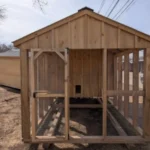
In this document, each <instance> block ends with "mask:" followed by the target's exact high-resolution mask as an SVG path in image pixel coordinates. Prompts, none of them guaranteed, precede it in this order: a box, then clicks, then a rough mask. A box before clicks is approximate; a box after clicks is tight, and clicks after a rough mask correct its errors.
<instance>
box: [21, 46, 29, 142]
mask: <svg viewBox="0 0 150 150" xmlns="http://www.w3.org/2000/svg"><path fill="white" fill-rule="evenodd" d="M20 64H21V65H20V66H21V68H20V69H21V124H22V138H23V141H29V140H30V99H29V57H28V50H26V49H22V48H21V50H20Z"/></svg>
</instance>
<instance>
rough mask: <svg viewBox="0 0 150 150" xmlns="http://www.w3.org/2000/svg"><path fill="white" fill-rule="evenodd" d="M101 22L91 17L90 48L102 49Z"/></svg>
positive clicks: (89, 23) (89, 29)
mask: <svg viewBox="0 0 150 150" xmlns="http://www.w3.org/2000/svg"><path fill="white" fill-rule="evenodd" d="M101 34H102V33H101V22H100V21H98V20H96V19H94V18H92V17H89V19H88V48H93V47H94V48H100V47H101V36H102V35H101Z"/></svg>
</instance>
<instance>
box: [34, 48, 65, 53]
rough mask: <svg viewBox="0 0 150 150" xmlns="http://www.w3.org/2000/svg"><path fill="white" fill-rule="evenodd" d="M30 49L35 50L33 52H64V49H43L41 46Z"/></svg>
mask: <svg viewBox="0 0 150 150" xmlns="http://www.w3.org/2000/svg"><path fill="white" fill-rule="evenodd" d="M31 51H35V52H38V51H42V52H56V51H58V52H64V51H65V49H43V48H35V49H34V48H33V49H31Z"/></svg>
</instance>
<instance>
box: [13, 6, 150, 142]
mask: <svg viewBox="0 0 150 150" xmlns="http://www.w3.org/2000/svg"><path fill="white" fill-rule="evenodd" d="M13 43H14V45H15V46H16V47H17V48H19V49H20V60H21V102H22V104H21V110H22V137H23V140H24V141H25V142H32V143H44V142H50V143H55V142H67V143H140V142H146V141H150V94H149V92H148V90H149V88H150V69H149V66H150V36H149V35H146V34H144V33H142V32H140V31H137V30H135V29H133V28H130V27H128V26H125V25H123V24H120V23H118V22H116V21H113V20H111V19H109V18H106V17H104V16H101V15H99V14H97V13H95V12H93V10H92V9H90V8H87V7H85V8H82V9H80V10H79V11H78V12H77V13H75V14H73V15H71V16H69V17H66V18H64V19H62V20H60V21H58V22H56V23H54V24H51V25H49V26H47V27H45V28H43V29H40V30H38V31H36V32H34V33H31V34H29V35H27V36H25V37H23V38H21V39H19V40H16V41H14V42H13ZM139 51H143V55H144V70H145V71H144V84H143V88H142V89H139V75H138V61H139ZM130 54H132V55H133V87H132V88H130V86H129V55H130ZM29 56H30V60H31V61H30V63H29ZM123 59H124V63H122V62H123V61H122V60H123ZM122 64H124V72H122ZM29 68H30V69H29ZM122 74H124V79H123V76H122ZM122 80H124V84H122V83H123V82H122ZM71 98H74V99H75V100H76V99H77V98H78V99H80V100H82V99H87V98H90V99H91V101H92V99H97V100H98V102H99V103H96V104H72V103H70V99H71ZM130 98H132V100H130ZM139 98H142V99H143V101H142V108H143V109H142V111H143V114H142V117H141V118H142V119H141V120H142V125H139V123H138V120H139V115H138V113H139V111H138V108H139ZM131 101H132V117H130V114H129V104H130V102H131ZM30 102H31V103H30ZM30 104H31V109H30ZM109 107H113V108H115V109H116V110H117V112H118V114H119V113H120V114H122V116H123V117H124V119H125V120H126V121H127V122H128V123H129V124H131V126H132V127H134V129H135V130H136V131H137V133H138V134H135V135H130V136H129V135H128V134H126V133H124V131H122V130H121V129H120V124H118V121H117V119H115V118H114V117H111V120H113V123H114V124H115V128H116V130H117V131H118V132H119V135H120V136H119V135H111V136H110V135H109V134H108V132H107V127H108V124H107V117H108V116H110V115H111V114H110V110H109ZM58 108H63V111H64V119H65V121H64V122H63V124H64V126H65V127H64V133H63V134H62V135H56V136H55V135H54V134H53V132H52V133H51V132H49V131H48V132H47V131H46V132H44V133H43V134H40V133H39V130H40V128H43V129H44V128H45V127H44V125H45V121H46V120H50V118H49V114H50V113H51V112H52V111H53V109H55V110H57V109H58ZM71 108H95V111H96V110H97V109H100V108H101V109H102V126H101V127H102V128H101V129H100V130H102V134H101V135H92V136H88V135H85V136H76V135H70V117H71V116H70V113H71ZM30 110H31V111H30ZM57 115H58V116H57ZM30 116H31V117H30ZM56 116H57V117H59V116H60V114H59V113H58V114H56ZM57 117H56V121H55V122H54V126H55V125H56V122H58V118H57ZM30 127H31V131H30ZM50 130H51V131H54V129H53V128H51V129H50ZM120 130H121V131H120Z"/></svg>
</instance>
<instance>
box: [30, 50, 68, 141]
mask: <svg viewBox="0 0 150 150" xmlns="http://www.w3.org/2000/svg"><path fill="white" fill-rule="evenodd" d="M67 55H68V54H67V50H63V51H61V52H60V51H50V50H41V51H38V50H31V62H30V66H31V68H30V81H31V83H30V87H31V88H30V90H31V101H32V140H35V141H37V140H39V139H40V140H41V139H42V138H44V137H45V138H47V139H48V138H49V139H53V138H57V137H56V136H57V135H62V138H66V137H67V136H68V133H67V129H68V128H67V127H68V124H67V118H68V115H69V114H68V110H67V109H68V101H67V99H68V97H67V94H68V92H67V89H68V85H67V82H68V69H67V67H68V56H67ZM62 115H64V119H65V122H64V126H65V129H64V131H62V133H61V134H58V133H56V128H57V127H58V123H59V122H60V120H61V119H62ZM66 126H67V127H66Z"/></svg>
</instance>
